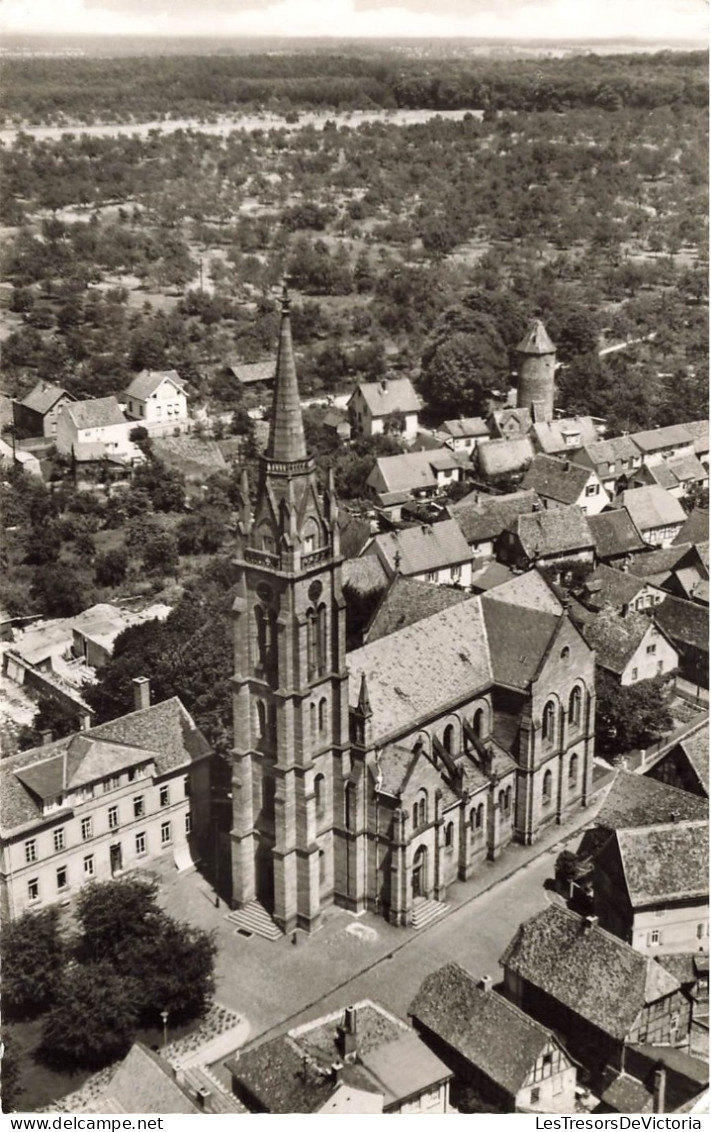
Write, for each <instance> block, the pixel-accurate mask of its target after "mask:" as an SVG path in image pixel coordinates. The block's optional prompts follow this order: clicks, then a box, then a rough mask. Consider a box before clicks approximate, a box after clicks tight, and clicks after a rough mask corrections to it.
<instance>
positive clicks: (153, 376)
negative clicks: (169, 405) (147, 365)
mask: <svg viewBox="0 0 711 1132" xmlns="http://www.w3.org/2000/svg"><path fill="white" fill-rule="evenodd" d="M164 381H169V382H171V384H172V385H174V386H175V387H176V389H178V390H179V391H180V392H181V393H184V392H185V388H184V385H183V382H182V381H181V379H180V375H179V373H178V371H177V370H175V369H166V370H152V369H144V370H141V372H140V373H139V374H136V376H135V377H134V379H133V381H132V382H131V384H130V385H129V387H128V389H127V390H126V394H125V396H126V397H135V398H136V400H137V401H145V400H147V398H148V397H150V396H152V394H153V393H155V392H156V390H158V389H160V387H161V385H162V384H163V382H164Z"/></svg>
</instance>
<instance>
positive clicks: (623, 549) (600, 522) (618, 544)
mask: <svg viewBox="0 0 711 1132" xmlns="http://www.w3.org/2000/svg"><path fill="white" fill-rule="evenodd" d="M588 527H589V528H590V534H591V535H592V537H593V542H594V543H595V553H596V554H597V556H598V558H614V557H615V556H617V555H622V554H635V553H637V552H638V551H642V550H646V548H647V543H645V542H644V541H643V539H642V538H641V537H640V534H639V531H638V530H637V528H636V527H635V525H634V523H633V522H632V520H631V519H630V516H629V513H628V511H626V509H625V508H624V507H618V508H616V510H614V511H602V512H600V514H599V515H589V516H588Z"/></svg>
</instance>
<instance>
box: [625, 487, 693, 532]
mask: <svg viewBox="0 0 711 1132" xmlns="http://www.w3.org/2000/svg"><path fill="white" fill-rule="evenodd" d="M620 506H622V507H626V508H627V510H628V512H629V515H630V518H631V519H632V522H633V523H634V525H635V527H636V528H637V530H638V531H640V532H642V531H651V530H654V529H655V528H656V527H669V526H674V525H675V524H676V523H683V522H684V520H685V518H686V512H685V511H684V508H683V507H682V505H681V503H680V502H679V500H678V499H674V497H673V496H672V495H669V493H668V492H667V491H665V490H664V488H663V487H659V485H658V484H650V485H649V486H648V487H633V488H629V489H628V490H627V491H623V492H622V494H621V495H620Z"/></svg>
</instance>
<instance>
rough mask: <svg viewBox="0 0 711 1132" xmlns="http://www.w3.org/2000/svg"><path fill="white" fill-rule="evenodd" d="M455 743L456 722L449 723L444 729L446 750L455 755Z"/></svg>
mask: <svg viewBox="0 0 711 1132" xmlns="http://www.w3.org/2000/svg"><path fill="white" fill-rule="evenodd" d="M454 745H455V736H454V724H453V723H448V724H447V726H446V727H445V729H444V742H443V746H444V749H445V751H448V752H449V754H450V755H453V754H454Z"/></svg>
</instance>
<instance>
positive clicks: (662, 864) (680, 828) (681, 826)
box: [599, 820, 709, 908]
mask: <svg viewBox="0 0 711 1132" xmlns="http://www.w3.org/2000/svg"><path fill="white" fill-rule="evenodd" d="M615 838H616V840H617V845H618V848H619V854H620V858H621V861H622V868H623V870H624V877H625V883H626V885H627V893H628V896H629V899H630V903H631V905H632V907H633V908H640V907H644V906H645V905H649V904H659V903H664V902H668V901H676V900H689V899H690V900H699V899H703V898H704V897H705V898H708V893H709V840H708V821H706V820H703V821H684V822H672V823H669V824H667V825H655V826H642V827H636V828H635V829H621V830H617V831H616V833H615ZM608 851H609V850H608ZM605 852H606V851H603V855H602V858H600V859H599V860H601V863H602V861H604V857H605Z"/></svg>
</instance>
